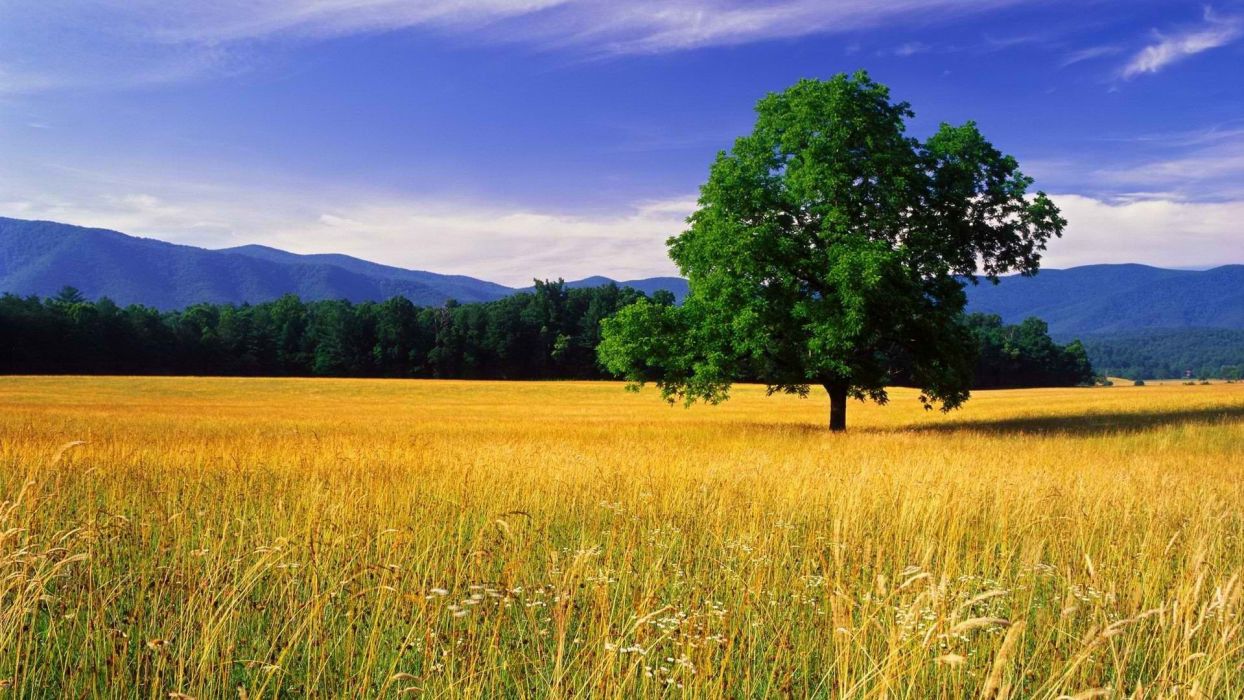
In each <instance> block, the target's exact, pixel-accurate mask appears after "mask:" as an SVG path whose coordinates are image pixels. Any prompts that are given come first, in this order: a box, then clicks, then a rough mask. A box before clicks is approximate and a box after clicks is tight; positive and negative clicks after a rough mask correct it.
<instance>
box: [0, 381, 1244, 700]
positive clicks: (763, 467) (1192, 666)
mask: <svg viewBox="0 0 1244 700" xmlns="http://www.w3.org/2000/svg"><path fill="white" fill-rule="evenodd" d="M893 399H894V400H893V403H892V404H891V405H890V406H886V407H878V406H873V405H867V406H866V405H863V404H859V403H855V402H852V404H851V407H850V416H849V421H850V424H849V425H850V428H849V431H848V432H847V433H846V434H843V435H831V434H828V433H827V432H825V431H824V429H823V427H822V426H823V424H824V420H825V412H826V404H827V402H826V400H825V399H824V397H823V396H822V395H820V394H815V395H814V397H813V398H812V399H808V400H800V399H797V398H793V397H765V396H764V392H763V389H761V388H758V387H740V388H737V389H736V392H735V396H734V398H733V399H731V400H730V401H729V402H727V403H726V404H723V405H721V406H719V407H697V408H693V409H691V410H684V409H682V408H670V407H667V406H665V405H664V404H662V403H660V402H659V401H658V400H657V398H656V397H655V392H651V391H645V392H643V393H641V394H639V395H636V394H633V393H628V392H624V391H623V390H622V387H621V385H619V384H604V383H599V384H597V383H514V384H505V383H484V382H480V383H468V382H414V381H364V380H255V379H192V378H183V379H163V378H143V379H126V378H75V377H64V378H0V489H2V493H0V499H2V500H3V504H0V685H4V686H6V687H7V688H8V691H7V692H9V693H12V694H13V695H14V696H32V697H88V696H103V697H110V696H116V697H147V698H186V697H187V696H190V697H196V698H209V697H233V698H237V697H245V698H257V697H272V696H285V697H303V696H308V695H311V696H320V697H392V696H397V695H399V694H403V693H406V694H410V695H411V696H413V697H478V698H493V697H533V698H543V697H587V696H591V697H613V698H630V697H636V696H651V695H667V696H669V697H691V698H710V697H740V698H743V697H761V696H777V697H784V696H796V697H806V696H817V697H833V698H912V699H918V698H919V699H922V698H961V697H973V698H975V697H986V698H1003V697H1009V698H1051V699H1053V698H1058V697H1063V696H1069V697H1073V698H1090V697H1111V698H1240V697H1244V670H1242V664H1244V628H1242V625H1244V617H1242V613H1244V580H1242V578H1244V540H1242V537H1244V384H1232V385H1226V384H1217V385H1212V386H1200V385H1198V386H1182V385H1164V386H1147V387H1131V386H1126V387H1123V386H1116V387H1113V388H1098V389H1066V390H1027V391H997V392H981V393H978V394H977V395H975V396H974V397H973V398H972V400H971V401H969V402H968V404H967V406H966V407H965V408H964V409H963V410H961V411H958V412H955V413H952V414H950V415H942V414H938V413H923V412H921V411H920V409H919V405H918V404H917V402H916V401H915V400H914V396H913V394H912V393H911V392H909V391H906V390H900V391H896V392H894V397H893ZM4 692H6V691H3V690H0V695H2V694H3V693H4Z"/></svg>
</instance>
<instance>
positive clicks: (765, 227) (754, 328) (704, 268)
mask: <svg viewBox="0 0 1244 700" xmlns="http://www.w3.org/2000/svg"><path fill="white" fill-rule="evenodd" d="M756 112H757V119H756V125H755V128H754V130H753V131H752V133H751V134H749V135H747V136H744V137H742V138H740V139H738V140H736V141H735V143H734V147H733V148H732V149H731V150H730V151H728V152H721V153H719V154H718V156H717V159H716V161H715V162H714V163H713V165H712V167H711V169H710V172H709V178H708V182H707V183H705V184H704V185H703V187H702V188H701V190H700V198H699V207H698V209H697V211H696V212H695V213H694V214H692V215H691V217H690V218H689V219H688V223H689V228H688V229H687V230H686V231H684V232H683V233H682V234H681V235H678V236H675V237H673V238H671V239H669V241H668V246H669V253H670V257H671V258H672V259H673V261H674V262H675V263H676V264H677V265H678V267H679V269H680V270H681V271H682V274H683V275H684V276H685V277H687V279H688V282H689V284H690V293H689V295H688V296H687V298H686V300H685V301H684V303H683V305H682V306H680V307H669V306H657V305H654V304H651V303H645V302H642V301H641V302H639V303H638V304H636V305H634V306H631V307H629V308H626V309H624V310H623V311H622V312H620V313H619V314H618V315H616V316H615V317H614V318H612V319H609V320H608V321H607V322H606V323H605V326H604V334H603V335H604V337H603V341H602V343H601V346H600V349H599V356H600V359H601V361H602V363H603V364H604V365H605V366H606V367H607V368H608V369H609V370H611V371H612V372H614V373H615V374H618V375H621V376H623V377H625V378H626V379H628V380H629V381H630V382H631V383H632V385H633V386H634V385H637V384H641V383H643V382H646V381H653V382H656V383H657V385H658V386H659V387H660V389H661V392H662V395H663V397H664V398H666V399H667V400H670V401H673V400H675V399H682V400H684V401H685V402H687V403H690V402H693V401H695V400H697V399H702V400H706V401H708V402H711V403H715V402H718V401H721V400H722V399H724V398H726V397H727V395H728V392H729V388H730V385H731V383H732V382H733V381H735V380H737V379H739V378H749V379H754V380H757V381H760V382H763V383H765V384H766V385H768V389H769V392H770V393H773V392H779V391H780V392H787V393H794V394H798V395H801V396H806V395H807V394H808V391H809V387H810V386H811V385H814V384H815V385H820V386H823V387H824V388H825V390H826V391H827V392H828V393H829V397H830V418H829V426H830V429H831V430H843V429H845V427H846V404H847V398H848V397H855V398H858V399H865V398H871V399H873V400H875V401H877V402H879V403H885V402H886V401H887V398H888V396H887V393H886V387H887V386H889V385H890V383H891V381H892V380H893V379H894V378H895V377H896V376H902V377H904V378H906V379H907V380H909V381H910V382H912V383H913V384H915V385H916V386H917V387H919V388H920V389H921V395H920V400H921V402H922V403H923V404H924V405H925V407H926V408H930V407H932V406H933V405H935V404H940V405H941V407H942V408H943V409H944V410H950V409H952V408H955V407H957V406H959V405H960V404H962V403H963V402H964V401H965V400H966V399H967V398H968V388H969V386H970V383H971V380H972V371H973V365H974V359H975V352H976V343H975V340H974V338H973V336H972V334H971V333H970V332H969V331H968V330H967V329H966V328H965V327H964V326H963V325H962V324H960V323H958V322H957V319H958V318H959V316H960V314H961V313H962V311H963V307H964V305H965V303H966V297H965V295H964V293H963V284H964V282H963V280H967V281H969V282H971V283H973V284H975V283H976V282H977V276H978V275H982V276H984V277H985V278H986V279H988V280H990V281H992V282H996V281H997V279H998V276H999V275H1001V274H1003V273H1006V272H1011V271H1018V272H1020V273H1023V274H1026V275H1031V274H1034V273H1035V272H1036V271H1037V269H1038V266H1039V264H1040V258H1041V251H1043V250H1044V249H1045V244H1046V242H1047V241H1048V240H1049V238H1050V237H1051V236H1059V235H1061V233H1062V229H1063V226H1064V225H1065V224H1066V222H1065V220H1063V219H1062V218H1061V217H1060V216H1059V212H1058V209H1057V208H1056V207H1055V206H1054V204H1053V203H1052V202H1051V201H1050V200H1049V199H1048V198H1047V197H1046V196H1045V194H1044V193H1040V192H1038V193H1037V194H1035V195H1033V196H1029V195H1028V194H1027V189H1028V187H1029V185H1031V184H1032V179H1031V178H1029V177H1027V176H1025V175H1024V174H1023V173H1021V172H1020V171H1019V168H1018V164H1017V163H1016V161H1015V159H1014V158H1011V157H1010V156H1004V155H1003V154H1001V153H1000V152H999V151H998V150H997V149H995V148H994V147H993V146H992V145H991V144H990V143H989V142H988V141H986V140H985V138H984V137H983V136H982V135H981V133H980V132H979V131H978V129H977V127H976V125H975V124H974V123H972V122H968V123H966V124H963V125H962V126H950V125H947V124H942V125H941V127H940V128H939V129H938V130H937V132H936V133H935V134H933V135H932V136H931V137H930V138H929V139H928V140H926V141H924V142H923V143H921V142H919V141H917V140H916V139H914V138H911V137H909V136H907V135H906V130H905V129H906V121H907V120H908V119H910V118H911V117H912V116H913V113H912V111H911V109H910V107H909V106H908V104H907V103H905V102H899V103H892V102H891V101H890V94H889V90H888V89H887V88H886V87H885V86H883V85H880V84H878V83H876V82H874V81H873V80H871V79H870V78H869V77H868V75H867V74H866V73H863V72H860V73H857V74H855V75H854V76H846V75H838V76H835V77H834V78H832V79H830V80H827V81H817V80H803V81H800V82H799V83H797V84H796V85H794V86H793V87H791V88H789V89H788V90H786V91H785V92H782V93H776V94H770V95H769V96H767V97H765V98H764V99H762V100H761V101H760V102H759V103H758V105H757V107H756Z"/></svg>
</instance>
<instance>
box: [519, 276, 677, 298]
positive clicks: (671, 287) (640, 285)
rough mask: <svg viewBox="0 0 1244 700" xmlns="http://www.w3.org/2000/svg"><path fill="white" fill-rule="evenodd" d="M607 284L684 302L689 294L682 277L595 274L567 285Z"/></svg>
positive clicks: (576, 287)
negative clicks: (634, 277) (660, 293)
mask: <svg viewBox="0 0 1244 700" xmlns="http://www.w3.org/2000/svg"><path fill="white" fill-rule="evenodd" d="M607 284H616V285H618V286H619V287H630V288H632V289H637V290H639V291H641V292H643V293H644V294H647V295H648V296H652V294H653V292H657V291H666V292H670V293H671V294H673V295H674V299H675V301H677V302H679V303H682V300H683V298H684V297H686V296H687V280H685V279H683V278H681V277H646V278H644V279H638V280H621V281H619V280H615V279H610V278H608V277H601V276H600V275H594V276H592V277H584V278H583V279H581V280H571V281H569V282H567V283H566V286H567V287H569V288H571V289H584V288H587V287H603V286H605V285H607ZM532 289H533V287H524V288H522V289H520V290H518V291H520V292H528V291H531V290H532Z"/></svg>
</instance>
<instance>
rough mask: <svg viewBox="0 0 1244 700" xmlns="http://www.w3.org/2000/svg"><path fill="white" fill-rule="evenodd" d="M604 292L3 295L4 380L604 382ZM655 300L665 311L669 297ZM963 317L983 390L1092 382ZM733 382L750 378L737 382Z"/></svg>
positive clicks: (1037, 345)
mask: <svg viewBox="0 0 1244 700" xmlns="http://www.w3.org/2000/svg"><path fill="white" fill-rule="evenodd" d="M643 296H644V295H643V293H642V292H638V291H635V290H633V289H629V288H624V287H618V286H615V285H606V286H602V287H593V288H584V289H568V288H567V287H566V286H565V285H564V284H562V283H561V282H538V283H537V284H536V286H535V289H534V291H532V292H530V293H524V294H515V295H513V296H510V297H506V298H504V299H500V300H498V301H493V302H487V303H479V304H455V303H452V302H451V303H449V304H446V305H444V306H439V307H418V306H415V305H414V304H412V303H411V302H410V301H409V300H407V299H405V298H402V297H395V298H393V299H390V300H388V301H385V302H365V303H360V304H352V303H350V302H346V301H315V302H303V301H300V300H299V299H298V298H297V297H294V296H285V297H281V298H280V299H277V300H275V301H271V302H267V303H263V304H254V305H242V306H234V305H215V304H198V305H195V306H191V307H190V308H187V309H184V310H181V311H172V312H160V311H157V310H155V309H152V308H150V307H146V306H138V305H134V306H127V307H124V308H122V307H119V306H117V305H116V304H114V303H113V302H111V301H109V300H107V299H101V300H99V301H94V302H92V301H88V300H86V299H84V298H83V297H82V296H81V294H79V293H78V292H77V291H75V290H72V289H66V290H65V291H63V292H61V294H59V295H57V296H56V297H52V298H49V299H46V300H41V299H38V298H36V297H17V296H13V295H4V296H3V297H0V372H3V373H10V374H36V373H37V374H65V373H73V374H185V375H236V376H246V375H254V376H332V377H429V378H466V379H599V378H605V376H606V375H605V373H604V370H603V369H601V367H600V366H599V365H598V363H597V360H596V346H597V344H598V343H599V342H600V321H601V319H604V318H606V317H608V316H610V315H612V314H613V313H614V312H616V311H617V310H618V309H621V308H622V307H624V306H627V305H629V304H631V303H633V302H634V301H636V300H637V299H639V298H641V297H643ZM653 300H654V301H656V302H658V303H661V304H673V303H674V297H673V295H671V294H669V293H668V292H656V293H655V294H654V295H653ZM965 322H966V323H967V324H968V325H969V327H971V328H972V330H973V332H974V333H975V334H976V335H977V337H978V338H979V339H980V341H981V348H982V352H981V362H980V363H979V364H978V367H977V372H976V381H977V386H978V387H980V388H989V387H1003V386H1068V385H1073V384H1078V383H1083V382H1086V381H1089V380H1090V379H1091V376H1092V372H1091V370H1090V369H1089V368H1088V362H1087V359H1086V358H1085V356H1084V352H1083V349H1082V348H1080V347H1079V344H1078V343H1072V344H1071V345H1069V346H1065V347H1064V346H1059V345H1056V344H1055V343H1054V342H1053V341H1051V340H1050V338H1049V334H1048V333H1047V332H1046V327H1045V324H1044V323H1043V322H1041V321H1039V320H1037V319H1029V320H1028V321H1025V322H1024V323H1022V324H1020V325H1018V326H1004V325H1002V323H1001V321H1000V320H999V319H998V317H996V316H984V315H980V314H973V315H970V316H967V317H965ZM740 379H746V377H741V378H740Z"/></svg>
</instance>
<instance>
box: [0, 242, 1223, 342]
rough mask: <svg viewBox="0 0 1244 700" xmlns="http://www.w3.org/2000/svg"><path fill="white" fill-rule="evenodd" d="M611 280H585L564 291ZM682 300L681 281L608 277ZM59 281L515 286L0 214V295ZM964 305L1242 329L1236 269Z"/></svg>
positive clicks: (334, 291) (366, 289)
mask: <svg viewBox="0 0 1244 700" xmlns="http://www.w3.org/2000/svg"><path fill="white" fill-rule="evenodd" d="M611 282H614V280H610V279H609V278H606V277H588V278H586V279H582V280H574V281H571V282H567V286H569V287H592V286H598V285H603V284H608V283H611ZM616 283H617V284H619V285H622V286H629V287H634V288H635V289H638V290H640V291H643V292H645V293H647V294H651V293H653V292H655V291H657V290H660V289H664V290H668V291H671V292H673V293H674V295H675V297H676V298H678V299H680V300H681V299H682V297H683V296H685V295H686V292H687V282H686V280H683V279H680V278H678V277H653V278H647V279H637V280H622V281H618V282H616ZM65 286H73V287H76V288H78V289H79V290H80V291H81V292H82V293H83V294H84V295H85V296H86V297H88V298H99V297H105V296H106V297H109V298H110V299H112V300H113V301H115V302H117V303H118V304H121V305H127V304H145V305H148V306H152V307H156V308H159V309H176V308H183V307H186V306H189V305H192V304H195V303H200V302H213V303H233V304H241V303H246V302H252V303H254V302H261V301H267V300H271V299H275V298H277V297H279V296H281V295H283V294H289V293H292V294H297V295H298V296H300V297H302V298H303V299H307V300H316V299H348V300H350V301H354V302H360V301H376V300H382V299H387V298H390V297H393V296H399V295H400V296H405V297H407V298H409V299H410V300H411V301H413V302H414V303H415V304H419V305H440V304H443V303H445V302H446V301H448V300H449V299H456V300H457V301H460V302H479V301H492V300H495V299H499V298H502V297H504V296H507V295H510V294H515V293H518V292H521V291H524V290H523V289H519V288H512V287H507V286H504V285H500V284H496V283H493V282H488V281H485V280H480V279H476V278H473V277H467V276H463V275H443V274H437V273H434V272H426V271H421V270H408V269H404V268H399V267H393V266H389V265H382V264H379V263H374V262H369V261H366V260H360V259H358V258H353V257H350V256H348V255H337V254H318V255H300V254H296V253H290V252H287V251H283V250H278V249H276V248H269V247H266V246H260V245H246V246H240V247H236V248H226V249H223V250H208V249H205V248H198V247H194V246H187V245H177V244H173V243H167V242H164V241H159V240H154V239H149V238H138V237H134V236H129V235H126V234H123V233H119V232H117V231H110V230H106V229H97V228H84V227H80V226H71V225H68V224H61V223H56V222H51V221H26V220H21V219H9V218H0V292H4V293H11V294H18V295H23V296H25V295H31V294H33V295H38V296H51V295H54V294H56V293H57V292H58V291H59V290H60V289H61V288H63V287H65ZM967 291H968V299H969V301H968V310H969V311H979V312H987V313H996V314H998V315H1000V316H1002V318H1003V320H1004V321H1007V322H1017V321H1020V320H1023V319H1024V318H1026V317H1028V316H1037V317H1040V318H1042V319H1044V320H1045V321H1046V322H1047V323H1048V324H1049V326H1050V332H1051V334H1052V335H1054V336H1055V337H1058V338H1070V337H1072V336H1092V335H1094V334H1111V333H1117V332H1121V331H1133V330H1141V329H1153V328H1163V329H1173V328H1233V329H1241V328H1244V265H1225V266H1222V267H1217V268H1214V269H1211V270H1204V271H1195V270H1169V269H1162V268H1156V267H1149V266H1146V265H1134V264H1132V265H1087V266H1082V267H1075V268H1069V269H1065V270H1056V269H1047V270H1042V271H1041V272H1040V273H1039V274H1038V275H1036V276H1034V277H1018V276H1011V277H1004V278H1003V279H1002V281H1001V283H1000V284H997V285H993V284H989V283H988V282H982V283H981V284H979V285H975V286H969V287H968V290H967Z"/></svg>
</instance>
